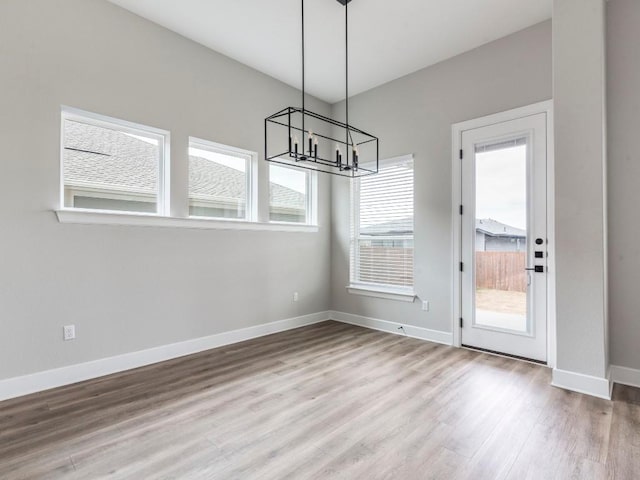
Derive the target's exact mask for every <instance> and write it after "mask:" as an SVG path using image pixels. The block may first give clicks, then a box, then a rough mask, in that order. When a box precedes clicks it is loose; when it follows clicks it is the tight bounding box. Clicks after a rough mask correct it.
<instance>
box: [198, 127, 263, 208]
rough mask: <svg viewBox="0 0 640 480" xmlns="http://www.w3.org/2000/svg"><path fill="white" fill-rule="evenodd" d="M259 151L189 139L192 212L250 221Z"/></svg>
mask: <svg viewBox="0 0 640 480" xmlns="http://www.w3.org/2000/svg"><path fill="white" fill-rule="evenodd" d="M256 158H257V155H256V154H255V153H253V152H249V151H246V150H241V149H238V148H234V147H229V146H226V145H220V144H217V143H213V142H207V141H204V140H197V139H193V138H192V139H190V141H189V215H190V216H192V217H211V218H224V219H237V220H247V221H251V220H254V219H255V218H254V217H255V208H254V206H253V202H254V198H255V195H254V192H253V190H254V189H253V179H254V169H255V168H254V166H255V163H256Z"/></svg>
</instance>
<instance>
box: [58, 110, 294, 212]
mask: <svg viewBox="0 0 640 480" xmlns="http://www.w3.org/2000/svg"><path fill="white" fill-rule="evenodd" d="M64 147H65V150H64V179H65V185H69V186H75V187H93V188H102V189H109V190H122V191H127V192H135V193H140V194H153V193H155V192H156V191H157V185H158V165H157V158H158V146H157V145H153V144H152V143H149V142H145V141H144V140H141V139H139V138H136V137H134V136H132V135H128V134H126V133H123V132H119V131H116V130H109V129H107V128H103V127H98V126H94V125H86V124H83V123H79V122H75V121H70V120H66V121H65V144H64ZM189 186H190V190H191V192H192V194H193V195H194V196H197V197H198V198H201V199H206V198H207V197H209V198H214V197H215V198H217V199H220V198H226V199H229V200H235V199H239V198H243V197H244V196H245V192H246V182H245V177H244V174H243V173H242V172H240V171H238V170H236V169H234V168H231V167H227V166H225V165H221V164H219V163H216V162H212V161H210V160H208V159H206V158H202V157H196V156H190V168H189ZM269 192H270V195H271V199H272V200H271V203H272V205H273V206H275V207H286V208H294V209H302V210H303V209H304V208H305V196H304V194H302V193H300V192H297V191H295V190H292V189H290V188H287V187H285V186H283V185H279V184H277V183H273V182H271V183H270V185H269Z"/></svg>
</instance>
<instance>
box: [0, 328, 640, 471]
mask: <svg viewBox="0 0 640 480" xmlns="http://www.w3.org/2000/svg"><path fill="white" fill-rule="evenodd" d="M549 382H550V372H549V370H548V369H546V368H544V367H541V366H537V365H532V364H529V363H524V362H520V361H516V360H511V359H506V358H500V357H496V356H491V355H488V354H483V353H478V352H472V351H469V350H463V349H455V348H451V347H445V346H442V345H436V344H434V343H429V342H424V341H420V340H415V339H411V338H407V337H402V336H397V335H390V334H385V333H380V332H376V331H372V330H366V329H362V328H358V327H354V326H350V325H344V324H340V323H335V322H325V323H321V324H318V325H313V326H310V327H305V328H301V329H297V330H291V331H289V332H284V333H280V334H276V335H271V336H268V337H263V338H259V339H255V340H251V341H248V342H243V343H240V344H236V345H231V346H227V347H223V348H219V349H216V350H210V351H208V352H204V353H200V354H197V355H192V356H189V357H184V358H181V359H176V360H172V361H169V362H165V363H162V364H157V365H152V366H149V367H144V368H140V369H137V370H132V371H128V372H125V373H121V374H116V375H112V376H109V377H103V378H100V379H96V380H92V381H88V382H84V383H81V384H77V385H72V386H68V387H62V388H58V389H55V390H50V391H47V392H42V393H39V394H35V395H30V396H28V397H23V398H19V399H13V400H9V401H6V402H3V403H0V479H3V480H9V479H102V478H109V479H136V480H147V479H172V478H174V479H216V480H218V479H260V480H262V479H296V480H297V479H367V480H374V479H398V480H411V479H447V480H448V479H461V480H463V479H466V480H472V479H473V480H481V479H492V480H493V479H508V480H524V479H531V480H545V479H563V480H564V479H580V480H585V479H587V480H588V479H612V478H615V479H620V480H624V479H629V480H633V479H639V478H640V391H639V390H636V389H632V388H625V387H618V386H617V387H616V388H615V390H614V401H612V402H609V401H605V400H599V399H596V398H592V397H588V396H586V395H580V394H577V393H571V392H567V391H564V390H560V389H556V388H553V387H551V386H549Z"/></svg>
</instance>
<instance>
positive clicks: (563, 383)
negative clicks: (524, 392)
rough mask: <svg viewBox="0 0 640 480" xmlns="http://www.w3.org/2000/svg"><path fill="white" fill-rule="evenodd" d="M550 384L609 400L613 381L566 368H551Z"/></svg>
mask: <svg viewBox="0 0 640 480" xmlns="http://www.w3.org/2000/svg"><path fill="white" fill-rule="evenodd" d="M551 385H553V386H554V387H560V388H564V389H565V390H571V391H574V392H578V393H585V394H587V395H592V396H594V397H599V398H604V399H606V400H611V390H612V389H613V382H612V381H611V380H609V379H608V378H601V377H592V376H591V375H584V374H582V373H576V372H570V371H568V370H560V369H558V368H554V369H553V378H552V380H551Z"/></svg>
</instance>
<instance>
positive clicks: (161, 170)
mask: <svg viewBox="0 0 640 480" xmlns="http://www.w3.org/2000/svg"><path fill="white" fill-rule="evenodd" d="M60 118H61V120H60V210H70V211H78V212H95V213H106V214H124V215H136V216H138V215H148V216H167V215H169V199H170V184H171V183H170V181H169V172H170V170H171V165H170V151H171V146H170V145H171V143H170V142H171V138H170V137H171V134H170V133H169V132H168V131H167V130H162V129H159V128H155V127H149V126H147V125H141V124H139V123H134V122H129V121H127V120H121V119H118V118H114V117H108V116H106V115H100V114H97V113H93V112H88V111H85V110H80V109H78V108H72V107H67V106H62V108H61V116H60ZM66 120H70V121H73V122H78V123H84V124H86V125H93V126H97V127H103V128H108V129H111V130H117V131H120V132H124V133H129V134H131V135H139V136H143V137H147V138H153V139H155V140H157V141H158V157H159V158H158V192H157V195H156V211H155V212H136V211H120V210H103V209H84V208H82V209H80V208H76V207H66V206H65V192H64V141H65V131H64V125H65V121H66ZM109 195H110V194H108V193H106V194H105V198H109ZM112 196H113V195H112Z"/></svg>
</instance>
